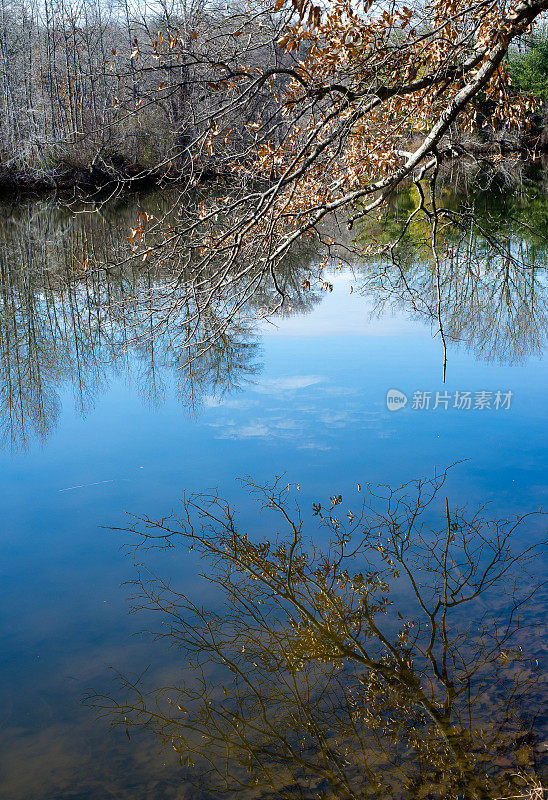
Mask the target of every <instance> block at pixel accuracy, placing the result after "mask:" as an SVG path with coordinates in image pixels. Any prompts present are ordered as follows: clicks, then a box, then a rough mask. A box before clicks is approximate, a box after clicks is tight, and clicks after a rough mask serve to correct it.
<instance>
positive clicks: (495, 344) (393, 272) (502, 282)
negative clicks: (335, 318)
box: [359, 165, 548, 364]
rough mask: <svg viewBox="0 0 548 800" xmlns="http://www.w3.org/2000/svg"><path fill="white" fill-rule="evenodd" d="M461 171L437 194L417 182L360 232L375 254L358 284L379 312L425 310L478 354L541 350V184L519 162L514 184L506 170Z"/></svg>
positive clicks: (544, 218) (544, 221) (446, 333)
mask: <svg viewBox="0 0 548 800" xmlns="http://www.w3.org/2000/svg"><path fill="white" fill-rule="evenodd" d="M464 175H465V177H466V176H467V177H468V181H467V183H466V185H465V186H464V187H459V182H458V181H455V176H452V175H451V176H450V178H451V180H450V182H448V183H447V184H446V185H445V186H443V187H442V188H440V187H438V192H439V195H438V198H437V201H434V202H433V200H432V198H433V196H434V195H433V191H432V187H431V186H430V183H429V182H424V181H418V182H416V183H415V184H414V185H413V186H411V187H409V188H408V189H407V190H402V191H401V192H400V193H399V194H398V196H397V197H396V198H395V199H394V202H393V204H392V207H391V209H390V211H389V212H388V213H387V214H386V215H385V217H384V218H383V219H382V220H381V221H380V223H378V224H377V225H376V226H374V227H370V228H366V229H364V230H362V231H360V234H359V236H360V238H361V239H362V241H363V244H364V246H365V248H366V250H369V251H373V253H374V256H372V257H370V258H371V260H372V261H373V266H372V267H369V266H368V267H367V268H366V269H365V270H364V274H363V275H362V276H361V280H360V287H361V290H362V291H363V292H364V293H365V294H368V295H369V294H373V296H375V297H376V298H377V303H378V310H379V311H382V310H383V309H384V308H386V306H387V305H388V306H395V307H402V308H404V309H405V310H407V311H409V312H411V313H414V314H416V315H417V316H419V317H426V319H428V320H430V321H431V323H432V325H433V330H434V332H435V333H441V335H442V338H443V340H444V343H446V344H447V345H449V344H455V345H457V346H459V345H460V346H463V347H465V348H466V349H468V350H472V351H473V352H474V353H475V354H476V355H477V356H478V357H480V358H483V359H486V360H489V361H498V362H502V363H510V364H512V363H516V362H520V361H523V360H525V359H527V358H529V357H531V356H537V357H538V356H540V355H541V353H542V350H543V347H544V345H545V341H546V336H547V333H548V313H547V279H546V267H547V264H548V237H547V235H546V231H547V230H548V202H547V199H546V192H545V189H544V186H543V184H542V182H539V181H538V180H535V181H531V180H530V179H529V180H528V179H527V177H526V176H523V175H521V173H520V172H519V171H518V173H517V174H516V165H513V169H512V172H511V174H510V175H509V176H507V180H508V181H510V185H509V186H505V185H501V182H502V180H503V177H504V173H500V172H495V173H492V174H491V175H486V174H482V173H480V174H479V175H476V180H475V182H470V176H469V174H468V173H465V174H464ZM516 182H518V183H517V185H516ZM465 189H466V194H465V193H464V190H465ZM386 255H388V260H387V261H384V257H385V256H386ZM379 256H380V258H381V261H380V262H379Z"/></svg>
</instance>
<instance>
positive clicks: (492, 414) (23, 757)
mask: <svg viewBox="0 0 548 800" xmlns="http://www.w3.org/2000/svg"><path fill="white" fill-rule="evenodd" d="M137 202H139V201H135V203H137ZM135 210H136V208H135V207H134V203H133V202H128V203H127V205H124V206H122V208H121V209H120V208H117V209H115V211H109V209H108V207H107V208H106V209H103V212H102V213H103V216H102V217H101V219H100V221H99V222H98V221H97V219H96V218H93V219H91V220H90V219H87V217H86V215H80V216H72V215H70V214H69V213H67V212H65V211H63V210H62V209H58V208H57V209H56V208H48V207H47V206H44V205H40V204H35V205H29V206H25V207H24V208H18V209H8V208H4V222H3V223H2V236H3V241H2V245H1V252H2V256H1V258H2V264H1V266H2V304H3V318H2V319H3V321H0V326H2V333H1V341H2V358H3V365H2V383H3V389H2V392H3V393H2V406H1V408H0V415H2V419H0V428H1V430H2V439H3V447H2V451H1V452H0V497H1V508H2V516H1V522H0V541H1V553H2V556H1V560H0V608H1V617H0V718H1V720H2V728H1V732H0V797H1V798H5V799H6V800H31V799H32V800H42V799H45V798H48V799H49V800H53V799H54V798H55V799H56V798H59V799H61V798H62V799H63V800H68V799H69V798H70V799H71V800H76V799H78V800H83V798H89V800H92V799H95V798H97V799H98V798H106V797H113V798H132V800H141V798H142V799H143V800H144V799H145V798H147V800H153V799H155V798H172V797H173V798H175V797H186V796H191V794H192V793H191V792H190V791H189V790H188V789H186V788H184V787H183V786H182V785H181V783H180V780H179V779H178V777H177V772H176V770H175V765H174V764H172V763H171V761H169V760H167V763H166V757H165V756H164V755H163V754H159V753H158V746H157V744H156V743H155V742H154V741H152V740H151V738H152V737H151V738H149V737H146V736H143V737H139V736H137V737H136V738H135V739H133V740H132V741H131V742H128V741H127V739H126V736H125V734H124V732H123V731H119V730H116V731H113V732H109V731H108V725H107V724H106V723H105V721H104V720H97V719H96V718H95V715H94V713H93V712H92V711H91V710H89V709H87V708H84V707H83V706H82V703H81V699H82V694H83V692H84V691H85V690H86V689H87V688H88V687H90V686H92V687H94V688H105V687H106V686H108V683H109V681H110V677H111V673H110V671H109V667H110V666H113V667H115V668H116V669H119V670H121V671H134V672H139V671H141V670H142V669H144V668H145V667H147V666H149V665H150V671H149V674H151V675H153V676H154V680H158V681H160V682H161V683H162V682H163V683H168V682H169V681H170V679H171V678H173V676H175V675H177V674H179V672H180V671H181V670H182V669H184V665H181V664H180V663H178V660H177V654H176V652H174V651H169V650H166V648H165V647H164V646H163V645H162V644H161V643H160V644H158V643H156V644H153V643H151V642H150V640H149V639H147V638H146V637H145V638H141V637H139V636H135V634H138V633H139V632H140V631H141V630H142V629H143V628H146V627H147V625H148V624H150V621H149V620H146V619H145V618H144V617H142V618H141V616H140V615H138V614H137V615H128V595H129V594H131V590H130V588H129V587H128V586H126V585H124V583H125V582H126V581H128V580H131V579H132V578H133V577H134V574H135V569H134V560H135V559H134V556H133V555H132V554H131V553H128V552H127V551H125V550H124V549H123V548H122V547H121V545H122V544H123V542H124V535H123V534H122V533H119V532H118V533H117V532H114V531H112V530H109V526H120V525H123V524H124V520H125V519H126V517H125V515H126V512H131V513H136V514H141V513H142V514H148V515H150V516H152V517H154V516H161V515H163V514H166V513H169V512H170V511H171V510H172V509H173V508H175V507H176V505H177V501H178V498H180V497H181V496H182V494H183V492H184V491H185V490H187V491H188V490H203V489H205V488H208V487H218V488H219V489H220V490H221V491H222V493H223V495H224V496H226V497H228V498H229V499H231V500H233V501H234V502H235V503H236V504H237V505H238V506H239V508H240V509H241V513H242V517H243V520H244V522H247V524H248V525H249V527H250V529H251V530H254V531H255V530H257V531H259V532H261V533H262V534H264V535H268V531H265V530H264V528H263V527H261V526H262V525H263V524H264V523H262V522H261V520H257V515H256V511H255V508H254V505H253V504H252V503H251V502H250V501H249V499H248V496H247V494H246V493H245V491H243V489H242V488H241V486H240V484H239V483H238V482H237V481H236V480H235V479H236V478H237V477H238V476H245V475H251V476H253V477H254V478H256V479H258V480H263V479H269V478H272V477H273V476H274V475H280V474H285V475H286V476H287V480H288V481H294V482H297V483H299V485H300V490H299V491H300V498H301V503H302V505H303V507H305V508H307V507H309V506H310V503H311V502H312V501H313V500H317V499H322V500H323V499H325V498H326V497H327V496H329V495H332V494H334V493H339V492H340V493H342V494H343V496H344V495H345V493H349V492H350V491H352V490H353V489H354V488H355V486H356V483H357V482H360V483H361V484H364V485H365V484H366V483H367V482H369V481H370V482H373V483H378V482H386V483H390V484H391V485H399V484H401V483H403V482H405V481H408V480H410V479H413V478H416V477H419V476H421V475H431V474H432V473H433V472H434V470H435V468H436V466H437V467H441V468H444V467H446V466H448V465H450V464H452V463H454V462H459V463H458V464H456V466H455V467H454V468H453V469H452V470H451V472H450V477H449V483H448V486H449V489H448V494H449V496H450V498H451V499H452V500H454V502H459V503H463V502H466V503H468V504H470V505H471V506H474V505H475V504H478V503H483V502H489V503H490V504H491V511H490V513H492V515H493V516H494V517H498V516H505V515H510V514H514V513H523V512H527V511H530V510H534V509H537V508H539V507H540V506H546V489H547V486H548V471H547V466H548V465H547V455H546V454H547V449H546V445H547V430H548V425H547V408H548V404H547V397H548V370H547V368H546V360H545V357H544V349H545V344H546V330H547V320H546V313H545V312H546V296H545V286H546V284H545V278H544V272H543V270H544V269H545V266H546V253H545V251H544V250H543V248H542V247H539V246H538V244H537V245H536V249H535V247H533V250H534V253H533V256H532V257H533V258H534V259H535V270H536V277H535V280H536V281H537V284H536V288H535V297H534V298H533V297H532V295H531V294H528V293H527V286H528V280H529V278H530V271H529V272H526V277H525V278H523V274H521V273H520V274H521V279H520V277H519V275H518V273H517V272H516V273H512V274H511V275H510V278H509V280H506V282H505V283H504V285H500V286H499V285H498V284H496V283H495V279H494V278H493V277H492V276H491V277H490V276H489V275H487V277H486V278H485V280H484V291H485V286H487V287H489V286H490V287H491V289H492V291H491V292H487V294H484V295H482V294H481V293H479V301H478V302H479V305H478V307H477V308H476V314H477V319H476V320H475V321H474V324H470V323H469V321H468V322H467V323H466V325H463V326H462V331H461V335H460V339H461V341H460V342H458V343H456V342H449V346H448V363H447V379H446V382H445V384H443V383H442V360H443V353H442V349H441V344H440V340H439V336H435V335H433V333H435V326H434V327H433V326H432V325H431V324H430V322H429V321H428V320H426V319H425V318H423V317H421V316H420V315H418V314H416V313H414V312H412V311H411V310H410V309H409V307H408V306H406V305H405V304H404V303H399V302H391V303H390V304H388V305H386V306H385V308H384V310H383V311H380V310H379V291H378V287H377V288H376V289H375V290H373V289H372V288H371V282H370V281H369V280H368V279H367V275H366V272H367V271H366V270H365V271H364V269H363V267H362V268H360V269H357V270H354V271H352V270H349V269H344V270H340V271H333V273H332V274H330V275H329V276H328V279H329V280H330V281H331V282H332V284H333V291H332V292H329V291H327V292H319V291H318V292H315V293H314V298H313V302H308V301H307V302H306V304H305V305H306V307H305V308H304V309H303V310H302V311H300V310H299V304H298V303H297V304H296V308H295V310H294V313H292V314H291V315H287V316H284V317H278V318H276V319H274V320H272V321H271V322H265V321H258V322H257V324H256V326H255V327H254V329H253V330H250V331H249V335H247V337H243V338H244V340H245V341H243V340H242V337H240V338H239V339H238V344H237V346H236V348H235V349H236V350H238V355H237V356H234V359H233V360H234V361H235V362H237V366H236V367H235V369H234V370H233V371H232V372H231V376H230V380H223V376H221V378H220V379H219V375H218V374H217V376H216V377H215V378H214V379H213V378H212V377H211V374H210V373H211V370H210V372H209V373H208V375H207V376H206V377H205V378H201V379H200V380H199V381H197V384H198V385H190V384H189V382H188V381H187V380H186V378H184V377H182V371H181V370H180V369H178V366H179V363H178V361H177V354H176V344H174V343H173V342H169V343H166V338H167V335H166V336H165V337H164V339H163V340H162V337H159V338H158V340H157V341H155V344H154V348H151V347H141V348H137V349H135V348H132V347H131V346H130V345H128V341H129V339H130V338H131V337H130V336H129V335H128V332H127V330H125V329H124V324H123V323H122V322H121V321H120V320H121V318H120V316H117V317H115V318H114V317H110V318H109V316H108V314H105V318H103V317H102V316H101V314H97V304H95V301H93V302H90V301H89V288H82V287H85V284H84V283H82V284H81V285H77V286H76V288H73V289H72V290H70V291H67V289H66V287H65V285H64V284H63V280H62V277H59V275H58V274H57V272H56V277H55V279H54V280H51V281H49V283H48V287H47V289H46V288H44V286H43V285H42V283H41V282H40V279H39V278H37V279H36V280H35V279H34V277H33V276H34V274H37V275H43V272H44V269H46V270H47V269H48V266H51V264H52V263H54V262H55V265H56V269H57V268H58V270H57V271H58V272H59V271H60V272H62V271H63V269H68V267H67V263H66V259H70V257H71V256H70V254H71V253H73V252H76V250H77V249H78V247H79V246H80V244H81V241H82V238H83V237H84V238H87V236H88V234H89V237H92V236H95V240H96V247H97V248H99V247H102V248H105V250H106V252H109V251H110V252H113V251H115V249H116V247H118V248H123V242H124V236H125V234H124V231H125V230H127V228H129V224H130V222H131V218H132V215H133V214H134V212H135ZM126 223H127V225H126ZM86 225H87V226H91V227H92V228H93V230H92V231H91V233H89V232H88V234H85V233H83V231H84V228H85V226H86ZM124 226H126V227H125V228H124ZM545 232H546V228H545V229H544V233H545ZM118 239H119V240H120V241H118ZM511 239H512V241H513V244H512V246H513V247H515V248H517V249H519V248H520V247H523V246H525V247H526V248H529V250H528V255H529V257H531V253H530V248H531V244H530V242H525V243H524V241H523V240H520V239H519V237H518V234H511ZM120 242H122V244H120ZM67 253H68V255H67ZM59 265H60V266H59ZM497 275H499V277H500V274H499V273H497ZM527 276H529V278H528V277H527ZM507 278H508V275H507ZM128 280H129V281H130V282H131V277H130V278H129V279H128ZM520 280H521V283H520ZM98 283H99V279H97V283H96V284H95V285H94V287H92V288H93V291H94V292H96V293H97V292H99V293H100V291H103V289H102V288H101V287H98ZM455 285H462V282H461V280H460V278H458V276H457V280H456V284H455ZM524 286H525V289H524V288H523V287H524ZM14 287H15V288H14ZM351 287H352V289H353V291H352V292H351ZM117 291H118V290H117ZM107 294H108V292H107ZM116 298H117V302H118V300H119V293H118V294H117V295H116ZM497 298H498V299H497ZM516 298H518V302H517V303H516ZM392 299H393V298H392ZM105 302H106V301H105ZM489 303H495V304H496V303H499V306H497V308H498V309H499V311H500V307H503V306H505V305H506V311H505V312H504V313H498V312H496V313H493V309H488V305H489ZM520 304H521V305H522V306H523V307H524V308H526V309H529V310H531V309H533V311H532V312H531V319H528V320H527V324H525V325H524V326H523V327H520V326H519V325H518V324H517V323H516V321H515V320H514V323H512V324H511V325H510V326H508V325H507V319H508V314H509V312H508V308H510V307H513V308H516V307H517V306H519V305H520ZM99 305H100V304H99ZM533 306H534V308H533ZM482 309H483V311H484V312H485V314H486V315H487V316H488V318H486V319H482V318H481V317H482ZM465 311H466V309H464V308H461V309H460V312H461V313H460V317H464V316H465ZM518 311H520V309H519V308H518ZM522 311H523V309H521V312H522ZM521 312H520V313H521ZM451 314H452V315H453V323H454V322H455V317H457V316H459V307H458V302H457V303H456V304H455V306H454V308H453V309H452V311H451ZM92 318H93V319H92ZM517 318H518V317H517V316H516V319H517ZM520 319H521V317H520ZM99 323H100V324H99ZM502 328H504V330H502ZM512 332H513V333H512ZM513 334H514V335H515V339H516V340H515V341H513V340H512V335H513ZM497 337H498V338H497ZM518 340H519V341H518ZM219 369H220V372H221V373H222V372H223V369H224V370H225V373H226V372H228V371H229V369H228V367H227V365H226V364H224V365H223V364H221V365H220V368H219ZM227 384H228V385H227ZM390 389H397V390H399V391H400V392H403V393H405V395H406V396H407V397H408V402H407V405H406V406H405V408H403V409H402V410H400V411H398V412H396V413H395V412H392V411H390V410H388V408H387V405H386V395H387V392H388V390H390ZM415 392H422V393H424V392H429V393H430V394H431V400H430V408H428V409H426V408H423V409H421V408H414V407H413V406H414V402H413V396H414V393H415ZM436 392H440V393H448V394H449V395H450V396H451V401H450V402H449V403H448V405H449V407H448V408H445V402H443V401H442V402H439V404H438V405H439V407H438V408H436V409H434V408H433V406H434V404H435V398H436ZM456 392H471V393H472V394H471V397H472V408H454V407H452V406H453V403H454V397H455V393H456ZM481 392H488V393H491V394H490V406H491V407H488V408H475V407H474V405H475V404H476V397H478V394H477V393H481ZM497 392H501V393H503V394H505V395H506V394H507V393H508V392H511V397H510V401H509V404H510V407H509V408H507V407H500V408H498V409H497V408H495V407H494V406H495V398H496V393H497ZM506 405H508V400H507V401H506ZM543 530H545V523H544V522H543V521H542V520H541V519H538V518H535V519H534V520H532V521H531V522H530V523H528V525H527V526H526V528H524V531H523V534H522V535H523V537H524V540H526V541H528V542H529V541H534V540H536V539H538V538H540V537H541V536H542V534H543ZM147 563H150V564H152V566H153V567H154V568H157V569H159V570H161V571H162V572H163V574H168V575H170V576H172V577H174V578H176V579H177V580H178V582H179V585H182V586H183V587H184V589H185V590H186V591H193V592H194V595H195V596H196V597H200V596H201V594H200V593H201V591H202V586H201V583H200V579H199V577H198V571H199V567H198V565H197V563H195V562H194V561H192V560H189V558H188V554H186V553H180V554H177V553H175V554H174V553H173V552H170V553H168V554H166V553H158V554H151V555H150V556H149V557H148V558H147ZM539 647H540V648H541V650H542V646H540V645H539ZM539 652H540V650H539Z"/></svg>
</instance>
